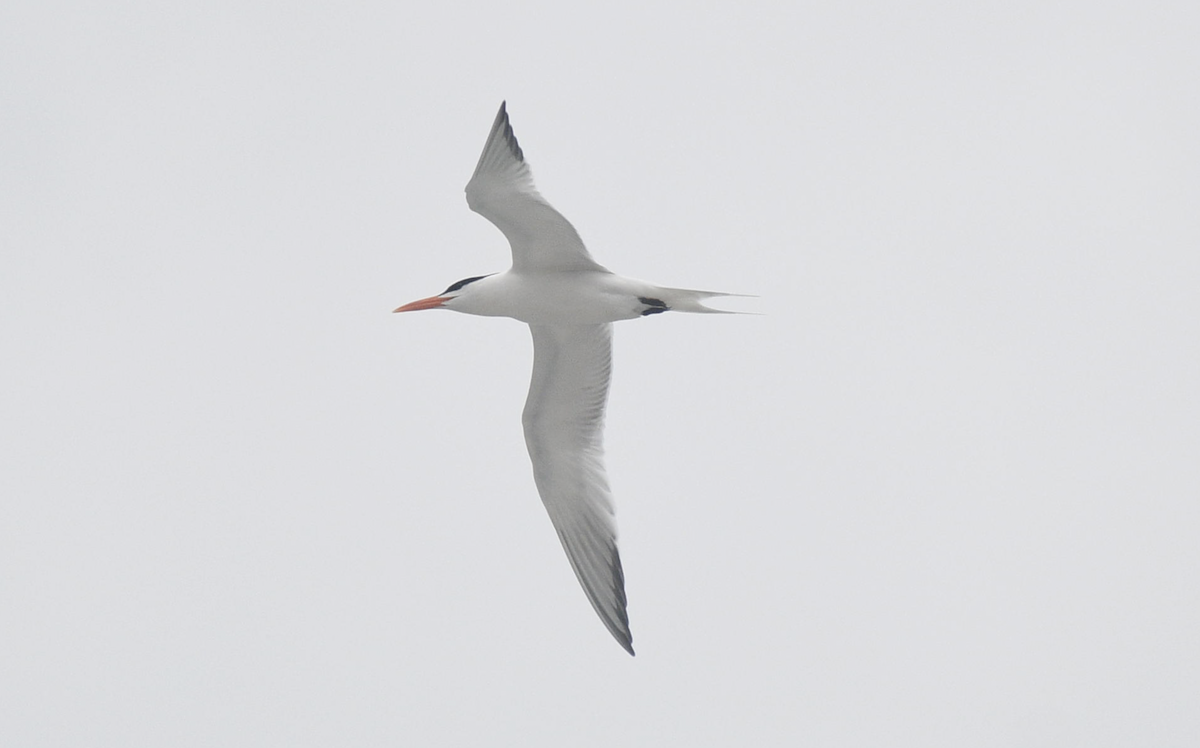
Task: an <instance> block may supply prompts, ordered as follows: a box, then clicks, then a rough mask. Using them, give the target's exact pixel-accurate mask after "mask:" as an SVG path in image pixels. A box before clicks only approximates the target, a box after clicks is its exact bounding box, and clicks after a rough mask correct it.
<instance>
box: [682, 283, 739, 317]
mask: <svg viewBox="0 0 1200 748" xmlns="http://www.w3.org/2000/svg"><path fill="white" fill-rule="evenodd" d="M661 294H662V300H663V301H665V302H666V304H667V309H670V310H671V311H672V312H695V313H697V314H754V312H735V311H730V310H728V309H713V308H712V307H710V306H705V305H704V304H702V303H700V302H701V301H703V300H704V299H711V298H713V297H716V296H739V297H742V298H755V297H754V295H753V294H746V293H721V292H720V291H695V290H692V289H690V288H664V289H661Z"/></svg>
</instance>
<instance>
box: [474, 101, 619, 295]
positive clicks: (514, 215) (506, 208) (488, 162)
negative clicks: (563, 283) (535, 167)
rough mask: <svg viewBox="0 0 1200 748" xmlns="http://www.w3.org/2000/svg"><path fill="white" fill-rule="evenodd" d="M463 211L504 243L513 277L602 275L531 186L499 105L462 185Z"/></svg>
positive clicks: (559, 216) (565, 224) (572, 232)
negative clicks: (499, 234) (560, 272)
mask: <svg viewBox="0 0 1200 748" xmlns="http://www.w3.org/2000/svg"><path fill="white" fill-rule="evenodd" d="M467 205H469V206H470V207H471V210H473V211H475V212H476V213H478V214H479V215H481V216H483V217H484V218H486V219H488V220H489V221H491V222H492V223H494V224H495V225H496V228H498V229H500V230H501V231H502V232H504V235H505V236H506V237H508V243H509V244H511V245H512V256H513V269H514V270H516V271H518V272H520V271H522V270H602V269H603V268H602V267H601V266H600V265H599V264H597V263H596V261H595V260H593V259H592V256H591V255H590V254H588V251H587V248H586V247H584V246H583V240H582V239H580V238H579V234H578V233H577V232H576V231H575V227H574V226H572V225H571V223H570V222H569V221H567V219H565V218H563V217H562V214H561V213H559V212H558V211H557V210H555V209H554V208H552V207H550V203H548V202H546V200H545V198H543V197H542V196H541V195H539V194H538V191H537V188H535V187H534V186H533V172H531V171H530V170H529V164H526V163H525V155H524V154H523V153H522V152H521V146H519V145H517V138H516V136H515V135H513V130H512V125H510V124H509V123H508V112H507V111H506V109H505V105H504V104H501V105H500V111H499V113H497V114H496V121H495V122H494V123H493V124H492V131H491V132H490V133H488V139H487V143H486V144H485V145H484V146H483V154H482V155H480V157H479V165H478V166H476V167H475V174H474V175H472V177H471V181H470V182H468V183H467Z"/></svg>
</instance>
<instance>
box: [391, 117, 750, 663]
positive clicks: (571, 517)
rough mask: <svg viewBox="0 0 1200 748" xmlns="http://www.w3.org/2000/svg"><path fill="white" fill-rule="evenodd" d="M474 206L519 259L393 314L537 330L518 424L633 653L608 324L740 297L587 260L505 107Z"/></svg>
mask: <svg viewBox="0 0 1200 748" xmlns="http://www.w3.org/2000/svg"><path fill="white" fill-rule="evenodd" d="M466 193H467V205H468V206H470V208H471V210H473V211H475V212H476V213H478V214H480V215H481V216H483V217H484V218H486V219H488V220H489V221H491V222H492V223H493V224H495V226H496V228H498V229H500V231H501V232H503V234H504V236H505V237H507V238H508V242H509V244H510V245H512V268H510V269H509V270H507V271H505V272H502V273H492V274H489V275H477V276H474V277H471V278H464V279H462V280H460V281H457V282H455V283H452V284H450V286H449V287H448V288H447V289H446V290H445V291H442V292H441V293H440V294H438V295H437V296H430V297H429V298H426V299H420V300H418V301H414V302H411V303H409V304H405V305H404V306H402V307H400V308H398V309H396V310H395V311H397V312H414V311H418V310H422V309H450V310H453V311H456V312H463V313H466V314H477V315H482V316H485V317H512V318H514V319H517V320H520V321H521V322H525V323H526V324H528V325H529V329H530V331H531V332H532V333H533V381H532V382H530V385H529V396H528V398H527V400H526V401H525V411H524V413H523V415H522V418H521V420H522V423H523V425H524V427H525V445H526V447H527V448H528V450H529V459H530V461H531V462H532V463H533V478H534V483H535V484H536V485H537V490H538V493H539V494H540V495H541V497H542V503H543V504H545V506H546V511H547V512H548V513H549V514H550V521H551V522H552V523H553V524H554V529H555V530H556V531H557V532H558V539H559V540H560V541H561V542H562V546H563V549H564V550H565V551H566V552H567V559H568V560H570V562H571V568H572V569H573V570H574V571H575V576H576V577H577V578H578V579H579V584H580V585H581V586H582V587H583V591H584V592H585V593H587V598H588V600H589V601H590V602H591V604H592V607H593V608H594V609H595V610H596V613H597V614H598V615H599V616H600V620H601V621H603V622H604V625H605V626H606V627H607V628H608V630H609V632H610V633H611V634H612V635H613V637H614V638H615V639H616V640H617V641H618V642H619V643H620V645H621V646H622V647H624V648H625V650H626V651H627V652H629V654H631V655H632V654H633V634H632V633H631V632H630V630H629V615H628V613H627V611H626V599H625V575H624V572H623V571H622V569H621V556H620V554H619V553H618V551H617V528H616V522H615V520H614V514H613V500H612V494H611V493H610V491H609V487H608V477H607V474H606V473H605V469H604V447H603V435H604V434H603V432H604V410H605V406H606V404H607V401H608V385H609V380H610V376H611V373H612V323H613V322H616V321H618V320H625V319H636V318H638V317H647V316H650V315H655V314H662V313H664V312H699V313H708V314H712V313H719V314H729V313H731V312H725V311H724V310H719V309H711V308H709V307H707V306H704V305H703V304H702V303H701V300H702V299H707V298H711V297H714V296H737V295H739V294H726V293H715V292H711V291H694V290H688V289H681V288H666V287H663V286H656V285H654V284H651V283H646V282H643V281H639V280H634V279H632V278H624V277H622V276H620V275H616V274H615V273H612V272H611V271H609V270H608V269H607V268H605V267H604V266H602V265H600V264H599V263H597V262H596V261H595V260H593V259H592V256H591V254H590V253H589V252H588V250H587V248H586V247H584V245H583V241H582V240H581V239H580V238H579V234H578V233H577V232H576V231H575V228H574V227H573V226H572V225H571V224H570V223H569V222H568V221H567V219H566V218H563V216H562V214H560V213H559V212H558V211H557V210H555V209H554V208H552V207H550V204H549V203H548V202H546V200H545V198H543V197H542V196H541V195H540V194H539V193H538V191H537V189H536V188H535V187H534V185H533V175H532V173H531V172H530V170H529V165H528V164H527V163H526V162H525V155H524V154H523V153H522V151H521V146H520V145H518V144H517V138H516V137H515V136H514V135H513V129H512V125H511V124H509V120H508V111H507V108H506V103H501V104H500V111H499V112H498V113H497V114H496V121H495V122H494V123H493V124H492V130H491V132H490V133H488V137H487V142H486V143H485V144H484V146H483V154H482V155H481V156H480V157H479V164H478V165H477V166H476V167H475V173H474V174H473V175H472V176H471V181H470V182H468V183H467V188H466Z"/></svg>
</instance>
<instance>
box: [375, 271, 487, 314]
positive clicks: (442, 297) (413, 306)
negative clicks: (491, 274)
mask: <svg viewBox="0 0 1200 748" xmlns="http://www.w3.org/2000/svg"><path fill="white" fill-rule="evenodd" d="M486 277H487V276H486V275H477V276H475V277H474V278H463V279H462V280H460V281H455V282H454V283H451V284H450V287H449V288H447V289H446V290H445V291H442V292H441V293H440V294H438V295H437V296H430V297H429V298H427V299H417V300H416V301H410V302H409V303H407V304H405V305H404V306H402V307H398V308H396V309H393V310H392V311H393V312H416V311H420V310H421V309H453V306H452V305H451V302H453V301H454V300H455V299H457V298H459V297H460V296H463V295H464V294H466V293H469V290H468V289H469V288H470V286H471V284H472V283H474V282H475V281H477V280H481V279H483V278H486Z"/></svg>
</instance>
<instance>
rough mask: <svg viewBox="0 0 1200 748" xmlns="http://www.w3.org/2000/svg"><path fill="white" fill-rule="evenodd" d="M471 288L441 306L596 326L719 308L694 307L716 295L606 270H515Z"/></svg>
mask: <svg viewBox="0 0 1200 748" xmlns="http://www.w3.org/2000/svg"><path fill="white" fill-rule="evenodd" d="M469 287H470V292H469V293H464V294H463V295H462V296H460V297H455V298H452V299H450V300H448V301H447V302H445V303H444V304H443V306H445V307H446V308H447V309H452V310H454V311H458V312H464V313H466V314H476V315H480V316H484V317H512V318H513V319H517V320H520V321H522V322H524V323H526V324H529V325H598V324H602V323H605V322H617V321H619V320H624V319H636V318H637V317H643V316H647V315H648V313H649V314H657V313H659V311H671V310H674V311H690V312H713V311H715V310H712V309H708V308H707V307H701V308H696V307H697V306H698V303H697V302H698V301H699V299H701V298H705V297H707V296H713V295H716V294H709V293H706V292H703V291H690V290H685V289H677V288H664V287H662V286H656V285H654V284H652V283H646V282H645V281H640V280H635V279H633V278H625V277H623V276H620V275H617V274H616V273H612V272H609V271H608V270H604V269H597V270H582V271H575V272H562V271H554V270H551V271H536V270H533V271H531V270H526V271H519V270H515V269H514V270H508V271H506V272H503V273H497V274H495V275H489V276H485V277H483V278H480V279H479V280H477V281H473V282H472V283H471V284H470V286H469Z"/></svg>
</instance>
